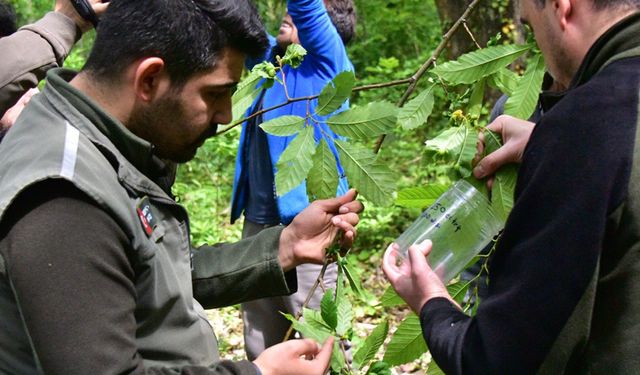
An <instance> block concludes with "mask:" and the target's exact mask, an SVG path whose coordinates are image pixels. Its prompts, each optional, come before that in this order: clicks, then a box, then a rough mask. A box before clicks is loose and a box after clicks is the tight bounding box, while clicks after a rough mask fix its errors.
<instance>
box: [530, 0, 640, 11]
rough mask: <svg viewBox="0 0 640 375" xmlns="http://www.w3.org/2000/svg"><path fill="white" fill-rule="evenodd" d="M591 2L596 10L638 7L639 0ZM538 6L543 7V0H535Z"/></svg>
mask: <svg viewBox="0 0 640 375" xmlns="http://www.w3.org/2000/svg"><path fill="white" fill-rule="evenodd" d="M590 1H591V3H592V4H593V6H594V8H595V9H597V10H602V9H607V8H619V7H629V8H640V0H590ZM536 3H538V5H539V6H541V7H544V4H545V3H546V1H545V0H536Z"/></svg>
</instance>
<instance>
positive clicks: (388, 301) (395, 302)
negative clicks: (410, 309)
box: [380, 286, 407, 307]
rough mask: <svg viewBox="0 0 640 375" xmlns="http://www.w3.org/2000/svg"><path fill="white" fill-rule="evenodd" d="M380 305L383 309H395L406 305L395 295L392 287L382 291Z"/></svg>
mask: <svg viewBox="0 0 640 375" xmlns="http://www.w3.org/2000/svg"><path fill="white" fill-rule="evenodd" d="M380 304H381V305H382V306H383V307H396V306H403V305H406V304H407V303H406V302H405V301H404V300H403V299H402V297H400V296H399V295H398V293H396V291H395V290H394V289H393V287H391V286H390V287H388V288H387V289H386V290H385V291H384V293H383V294H382V297H380Z"/></svg>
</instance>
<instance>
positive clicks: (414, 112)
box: [398, 85, 435, 130]
mask: <svg viewBox="0 0 640 375" xmlns="http://www.w3.org/2000/svg"><path fill="white" fill-rule="evenodd" d="M434 88H435V85H431V86H429V88H428V89H427V90H425V91H423V92H421V93H420V94H419V95H418V96H416V97H415V98H414V99H413V100H411V101H410V102H408V103H407V104H405V105H404V106H403V107H402V108H401V109H400V113H399V114H398V122H399V123H400V125H401V126H402V127H403V128H404V129H406V130H411V129H415V128H417V127H418V126H420V125H422V124H424V123H425V122H426V121H427V119H428V118H429V115H431V111H433V104H434V96H433V89H434Z"/></svg>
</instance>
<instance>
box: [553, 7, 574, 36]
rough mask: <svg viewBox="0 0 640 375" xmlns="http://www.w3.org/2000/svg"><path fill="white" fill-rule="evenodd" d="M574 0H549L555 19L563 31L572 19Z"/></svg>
mask: <svg viewBox="0 0 640 375" xmlns="http://www.w3.org/2000/svg"><path fill="white" fill-rule="evenodd" d="M573 1H574V0H551V5H552V6H553V11H554V13H555V16H556V19H557V20H558V22H559V24H560V29H561V30H562V31H565V30H566V29H567V27H568V25H569V22H571V21H572V17H573V11H574V9H573Z"/></svg>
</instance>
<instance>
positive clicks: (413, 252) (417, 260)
mask: <svg viewBox="0 0 640 375" xmlns="http://www.w3.org/2000/svg"><path fill="white" fill-rule="evenodd" d="M430 252H431V241H429V240H426V241H424V242H422V243H420V244H419V245H412V246H411V247H409V261H410V262H411V273H412V274H414V275H416V274H419V273H423V272H426V271H427V270H428V269H429V264H428V263H427V258H426V257H427V256H428V255H429V253H430Z"/></svg>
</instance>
